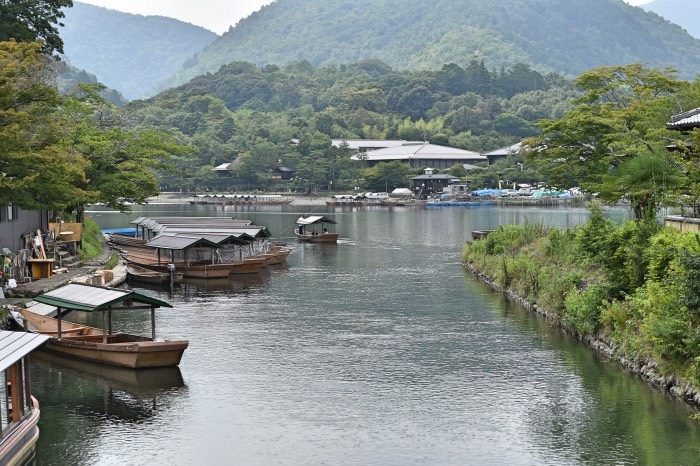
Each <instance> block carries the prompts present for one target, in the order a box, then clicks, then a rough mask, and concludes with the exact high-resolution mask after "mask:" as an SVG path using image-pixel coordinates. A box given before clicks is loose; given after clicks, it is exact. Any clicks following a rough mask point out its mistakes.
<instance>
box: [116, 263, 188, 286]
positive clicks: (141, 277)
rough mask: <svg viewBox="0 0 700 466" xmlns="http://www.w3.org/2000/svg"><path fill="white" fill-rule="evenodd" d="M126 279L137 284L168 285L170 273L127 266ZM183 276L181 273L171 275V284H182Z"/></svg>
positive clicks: (133, 265) (131, 265)
mask: <svg viewBox="0 0 700 466" xmlns="http://www.w3.org/2000/svg"><path fill="white" fill-rule="evenodd" d="M126 272H127V277H128V278H129V280H130V281H134V282H138V283H148V284H151V285H170V273H169V272H159V271H156V270H149V269H146V268H143V267H138V266H136V265H135V264H129V265H127V267H126ZM183 278H184V274H183V273H182V272H174V273H173V278H172V281H173V284H174V285H178V284H180V283H182V279H183Z"/></svg>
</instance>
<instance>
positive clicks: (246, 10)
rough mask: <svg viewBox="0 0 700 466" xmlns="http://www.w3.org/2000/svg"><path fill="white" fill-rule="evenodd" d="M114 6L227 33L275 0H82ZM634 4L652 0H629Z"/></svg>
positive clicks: (218, 32) (120, 9)
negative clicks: (230, 27) (242, 20)
mask: <svg viewBox="0 0 700 466" xmlns="http://www.w3.org/2000/svg"><path fill="white" fill-rule="evenodd" d="M80 1H82V2H83V3H91V4H93V5H99V6H104V7H107V8H112V9H114V10H119V11H126V12H127V13H138V14H141V15H161V16H169V17H171V18H177V19H179V20H182V21H187V22H188V23H192V24H196V25H198V26H204V27H205V28H207V29H210V30H212V31H214V32H216V33H217V34H223V33H224V32H226V31H227V30H228V28H229V26H231V25H233V24H236V23H237V22H238V20H240V19H242V18H245V17H246V16H248V15H249V14H251V13H252V12H254V11H256V10H259V9H260V7H262V6H263V5H267V4H268V3H271V2H272V0H194V1H193V0H80ZM625 1H626V2H627V3H631V4H632V5H641V4H643V3H649V2H650V1H651V0H625Z"/></svg>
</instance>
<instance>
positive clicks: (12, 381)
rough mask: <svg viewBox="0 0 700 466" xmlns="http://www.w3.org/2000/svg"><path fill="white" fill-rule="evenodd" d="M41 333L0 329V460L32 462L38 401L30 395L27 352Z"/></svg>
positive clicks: (40, 342)
mask: <svg viewBox="0 0 700 466" xmlns="http://www.w3.org/2000/svg"><path fill="white" fill-rule="evenodd" d="M47 340H48V337H46V336H44V335H32V334H27V333H22V332H8V331H5V330H2V331H0V386H2V396H1V397H0V405H1V409H0V412H2V414H3V415H2V416H0V464H3V465H13V466H14V465H20V464H33V458H34V455H35V448H36V442H37V440H38V439H39V428H38V427H37V425H38V423H39V415H40V412H39V402H38V401H37V400H36V398H34V397H33V396H32V395H31V390H30V386H29V364H28V359H27V356H28V355H29V354H30V353H31V352H32V351H34V350H35V349H36V348H38V347H39V346H41V345H43V344H44V343H45V342H46V341H47Z"/></svg>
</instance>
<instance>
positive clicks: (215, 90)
mask: <svg viewBox="0 0 700 466" xmlns="http://www.w3.org/2000/svg"><path fill="white" fill-rule="evenodd" d="M482 68H483V66H482V64H480V63H478V62H475V63H472V64H470V65H469V66H467V67H466V68H462V67H460V66H458V65H455V64H451V65H445V67H443V69H442V70H440V71H411V72H399V71H397V70H394V69H392V68H391V67H389V66H387V65H385V64H383V63H380V62H377V61H373V62H360V63H356V64H352V65H342V66H327V67H324V68H314V67H313V66H311V65H309V64H308V63H303V62H302V63H293V64H290V65H287V66H285V67H283V68H280V67H276V66H274V67H273V66H265V67H257V66H255V65H252V64H250V63H244V62H234V63H230V64H228V65H225V66H223V67H222V68H221V69H220V70H219V71H218V72H217V73H214V74H210V75H205V76H199V77H197V78H195V79H194V80H192V81H191V82H190V83H188V84H186V85H184V86H182V87H180V88H177V89H171V90H168V91H166V92H163V93H162V94H160V95H158V96H157V97H155V98H153V99H151V100H149V101H147V102H134V103H132V104H130V105H129V111H131V112H132V114H133V115H134V117H135V121H136V124H137V125H138V126H139V127H142V128H157V129H160V130H173V129H174V130H176V131H177V132H178V133H179V134H178V137H179V140H180V142H184V143H187V144H188V145H190V146H192V147H194V148H195V153H194V155H193V157H177V158H175V159H174V161H173V164H174V166H173V168H171V169H169V170H168V171H167V172H166V171H163V172H161V183H162V185H163V187H164V188H169V189H182V188H184V189H194V188H195V187H196V188H198V189H254V188H259V189H280V188H282V189H288V188H290V187H291V188H292V189H295V190H297V191H302V192H306V191H309V190H317V189H327V188H328V187H331V186H332V187H333V188H334V189H352V188H354V187H356V186H361V187H369V185H368V184H367V183H368V181H370V182H372V186H373V187H374V188H377V187H381V189H384V182H383V181H381V180H380V181H379V182H376V183H375V182H374V181H373V179H374V178H373V177H372V176H371V175H370V179H369V180H363V178H362V172H361V171H362V169H363V168H366V167H364V166H363V163H362V162H361V161H360V162H353V161H351V160H350V157H349V154H348V152H347V151H345V152H344V153H341V150H340V149H334V148H331V147H330V139H331V138H334V139H358V138H374V139H384V138H400V139H406V140H430V141H432V142H433V143H438V144H440V143H441V144H447V145H452V146H455V147H461V148H464V149H471V150H486V149H489V150H492V149H495V148H498V147H503V146H508V145H512V144H513V143H515V142H517V141H518V140H519V139H520V137H521V136H522V135H534V134H536V133H537V129H536V128H535V125H534V123H535V121H536V120H537V119H538V118H541V117H550V118H551V117H555V116H557V115H560V114H561V111H562V106H564V107H565V106H566V103H565V102H566V101H567V100H568V99H570V98H572V97H574V95H575V94H574V92H573V89H572V88H571V87H570V85H569V84H568V83H567V82H566V80H563V79H562V78H560V77H555V76H548V77H545V76H542V75H540V74H539V73H537V72H536V71H533V70H530V69H529V68H527V67H524V66H519V65H514V66H513V67H512V69H508V70H506V69H504V70H502V72H501V73H499V72H495V71H494V72H492V71H488V70H486V69H485V68H484V69H483V72H478V73H477V71H478V70H482ZM503 73H505V74H506V75H508V76H509V77H510V78H509V79H516V80H526V81H527V80H534V81H535V82H536V83H539V84H538V85H537V86H536V88H537V90H532V91H527V92H525V93H517V94H513V92H516V91H515V90H511V91H512V92H510V91H508V92H506V91H507V90H506V89H503V88H500V87H498V86H499V85H497V84H489V86H485V87H482V86H472V85H467V84H468V83H467V84H465V83H462V82H461V81H460V79H461V78H460V76H467V75H472V74H473V75H481V77H482V78H485V77H486V76H487V75H488V77H489V80H491V81H493V82H496V81H497V80H498V77H499V76H500V75H501V74H503ZM538 76H539V78H537V77H538ZM479 79H481V78H479ZM460 83H461V84H460ZM462 84H464V85H462ZM475 90H478V91H479V92H481V94H479V93H477V92H474V91H475ZM518 90H522V89H518ZM511 94H513V95H512V97H510V99H509V98H508V96H510V95H511ZM521 110H522V111H521ZM502 114H506V115H505V117H503V118H499V117H500V116H501V115H502ZM511 123H514V124H511ZM523 131H525V132H526V133H527V134H525V133H524V132H523ZM291 139H299V140H300V144H298V145H290V144H289V141H290V140H291ZM312 140H313V141H315V142H313V143H312V142H311V141H312ZM310 145H313V147H314V150H311V149H310ZM262 147H264V148H265V150H259V149H260V148H262ZM231 162H235V163H234V167H235V169H234V173H233V175H234V176H232V177H229V178H225V177H217V176H215V175H214V174H213V173H212V171H211V169H212V168H213V167H215V166H217V165H220V164H223V163H231ZM279 166H285V167H289V168H292V169H294V170H296V175H297V179H295V180H294V181H292V183H287V184H283V183H277V182H274V181H272V178H273V176H274V170H275V169H276V168H277V167H279ZM521 168H522V167H521ZM516 171H518V173H520V174H521V175H523V177H525V178H527V179H531V178H534V176H533V175H532V172H531V171H528V170H526V171H525V172H522V171H521V170H519V169H517V167H516ZM510 172H511V171H510V169H509V173H510ZM513 179H520V177H514V178H513ZM379 185H381V186H379ZM397 185H398V186H406V184H405V182H404V183H403V184H397ZM374 188H373V189H374Z"/></svg>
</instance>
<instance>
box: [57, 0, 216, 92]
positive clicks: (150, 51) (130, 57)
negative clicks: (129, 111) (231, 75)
mask: <svg viewBox="0 0 700 466" xmlns="http://www.w3.org/2000/svg"><path fill="white" fill-rule="evenodd" d="M65 13H66V18H65V20H64V23H65V27H64V28H62V29H61V37H62V38H63V42H64V51H65V57H66V60H67V61H68V62H69V63H70V64H71V65H73V66H75V67H77V68H82V69H85V70H88V71H89V72H90V73H94V74H95V76H97V78H98V79H99V80H100V82H102V83H104V84H106V85H107V86H109V87H112V88H114V89H117V90H119V91H121V92H122V93H123V94H124V96H125V97H127V98H128V99H134V98H142V97H148V96H150V95H153V94H155V93H156V92H157V91H158V90H159V89H158V84H159V83H160V82H161V81H163V80H164V79H166V78H167V77H169V76H171V75H172V74H173V73H175V72H176V71H177V70H178V69H180V68H181V67H182V65H183V63H184V62H185V60H187V58H188V57H191V56H192V55H193V54H194V53H196V52H198V51H199V50H201V49H202V48H204V47H205V46H206V45H207V44H209V43H211V42H212V41H213V40H214V39H216V37H217V35H216V34H214V33H213V32H211V31H208V30H206V29H204V28H201V27H199V26H193V25H192V24H188V23H183V22H182V21H178V20H175V19H171V18H164V17H162V16H141V15H132V14H128V13H121V12H118V11H114V10H108V9H106V8H101V7H96V6H92V5H87V4H84V3H78V2H74V7H73V8H68V9H66V10H65Z"/></svg>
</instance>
